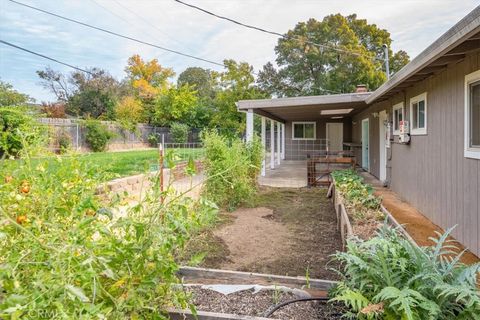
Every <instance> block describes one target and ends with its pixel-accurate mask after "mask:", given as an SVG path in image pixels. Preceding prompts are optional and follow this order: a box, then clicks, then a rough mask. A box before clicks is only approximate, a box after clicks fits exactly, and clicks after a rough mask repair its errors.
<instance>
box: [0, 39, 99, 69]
mask: <svg viewBox="0 0 480 320" xmlns="http://www.w3.org/2000/svg"><path fill="white" fill-rule="evenodd" d="M0 43H3V44H5V45H7V46H10V47H13V48H16V49H19V50H22V51H25V52H28V53H31V54H33V55H36V56H39V57H42V58H44V59H47V60H50V61H53V62H56V63H59V64H63V65H64V66H67V67H70V68H72V69H75V70H78V71H81V72H85V73H88V74H90V75H93V74H92V73H91V72H90V71H87V70H84V69H82V68H79V67H75V66H73V65H71V64H68V63H66V62H62V61H60V60H57V59H54V58H51V57H48V56H46V55H43V54H41V53H38V52H34V51H31V50H28V49H25V48H23V47H20V46H17V45H15V44H13V43H10V42H7V41H4V40H2V39H0Z"/></svg>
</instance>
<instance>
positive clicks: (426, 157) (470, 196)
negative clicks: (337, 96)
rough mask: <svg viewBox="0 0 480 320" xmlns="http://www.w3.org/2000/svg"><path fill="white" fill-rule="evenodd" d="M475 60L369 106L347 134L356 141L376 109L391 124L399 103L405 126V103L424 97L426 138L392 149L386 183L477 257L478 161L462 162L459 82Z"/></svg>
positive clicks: (374, 167) (375, 152)
mask: <svg viewBox="0 0 480 320" xmlns="http://www.w3.org/2000/svg"><path fill="white" fill-rule="evenodd" d="M479 60H480V53H478V52H477V53H473V54H470V55H468V56H467V57H466V59H465V60H463V61H461V62H459V63H457V64H455V65H451V66H449V67H448V68H446V69H445V70H444V71H442V72H441V73H439V74H437V75H435V76H432V77H430V78H428V79H426V80H424V81H422V82H420V83H417V84H415V85H414V86H413V87H410V88H408V89H406V90H405V91H404V93H403V94H399V95H397V96H395V97H393V98H392V99H390V100H389V101H388V102H382V103H376V104H373V105H372V106H371V107H369V108H368V109H367V110H365V111H364V112H363V113H362V114H359V115H357V116H355V117H354V122H355V121H356V123H357V124H356V125H354V128H353V130H352V134H353V140H356V141H359V140H360V139H361V128H360V126H361V124H360V122H361V119H363V118H364V117H365V115H368V114H370V116H369V117H370V121H372V119H373V117H372V116H371V113H372V112H374V111H377V110H379V109H382V108H383V107H384V106H383V105H384V104H385V103H387V107H388V112H389V114H390V118H391V113H392V108H391V107H392V106H393V105H394V104H395V103H398V102H401V101H404V104H405V114H406V119H407V120H410V119H409V118H410V110H409V109H410V105H409V102H410V98H412V97H414V96H416V95H418V94H421V93H423V92H427V135H422V136H416V135H412V136H411V143H410V144H409V145H401V144H398V143H393V144H392V149H391V152H392V154H391V161H389V163H388V164H387V168H388V166H391V170H387V177H389V179H390V180H391V188H392V190H394V191H395V192H397V193H398V194H399V195H400V196H402V197H403V198H404V199H405V200H406V201H408V202H410V203H411V204H412V205H414V206H415V207H417V208H418V209H419V210H420V211H421V212H422V213H423V214H424V215H425V216H427V217H428V218H429V219H430V220H432V221H433V222H434V223H436V224H437V225H439V226H440V227H442V228H443V229H447V228H450V227H452V226H454V225H457V227H456V229H455V230H454V232H453V235H454V236H455V237H456V238H457V239H458V240H459V241H461V242H462V243H463V244H464V245H465V246H467V247H468V248H469V249H470V250H471V251H472V252H474V253H476V254H477V255H480V236H479V231H480V218H479V216H480V160H476V159H469V158H465V157H464V104H465V101H464V100H465V98H464V90H465V89H464V82H465V75H467V74H469V73H472V72H474V71H476V70H478V69H480V63H479ZM375 120H378V119H375ZM377 122H378V121H377ZM370 123H371V125H372V124H373V123H374V122H370ZM357 127H358V128H357ZM370 132H371V136H372V135H378V130H377V128H374V127H372V126H371V130H370ZM373 139H374V140H371V142H370V145H371V146H372V147H371V149H370V157H371V158H370V162H371V163H372V167H371V171H372V174H374V175H375V176H377V177H378V173H379V168H378V145H379V142H378V136H377V137H374V138H373ZM374 144H375V145H376V146H377V147H376V148H373V145H374ZM374 158H376V164H375V165H373V164H374V163H375V162H374V160H373V159H374ZM387 158H389V155H388V153H387ZM389 171H391V172H389Z"/></svg>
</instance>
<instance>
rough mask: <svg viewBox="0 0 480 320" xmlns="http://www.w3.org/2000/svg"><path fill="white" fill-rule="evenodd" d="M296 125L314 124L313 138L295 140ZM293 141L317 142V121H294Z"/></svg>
mask: <svg viewBox="0 0 480 320" xmlns="http://www.w3.org/2000/svg"><path fill="white" fill-rule="evenodd" d="M296 124H313V138H295V125H296ZM292 140H317V122H316V121H293V122H292Z"/></svg>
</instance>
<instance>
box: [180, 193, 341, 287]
mask: <svg viewBox="0 0 480 320" xmlns="http://www.w3.org/2000/svg"><path fill="white" fill-rule="evenodd" d="M341 248H342V242H341V239H340V236H339V233H338V230H337V227H336V220H335V212H334V210H333V207H332V204H331V203H330V201H329V200H328V199H327V198H326V190H322V189H285V188H282V189H276V188H262V189H260V190H259V193H258V196H257V197H256V200H255V201H254V205H252V207H250V208H245V207H244V208H240V209H237V210H236V211H234V212H232V213H225V214H224V215H223V223H221V224H220V225H219V226H217V228H216V229H215V230H213V231H206V232H204V233H201V234H199V235H197V236H196V237H194V238H193V240H192V241H190V243H189V246H188V255H187V257H185V259H186V260H185V261H187V260H188V257H189V256H194V255H195V254H196V253H199V252H204V253H205V255H206V256H205V260H204V262H203V263H202V264H201V266H202V267H208V268H218V269H228V270H239V271H249V272H260V273H270V274H278V275H290V276H308V277H312V278H320V279H335V278H336V275H335V274H334V273H333V272H332V271H330V270H328V268H329V267H333V265H329V266H328V267H327V263H328V262H329V260H330V256H331V255H332V254H334V253H335V251H336V250H341Z"/></svg>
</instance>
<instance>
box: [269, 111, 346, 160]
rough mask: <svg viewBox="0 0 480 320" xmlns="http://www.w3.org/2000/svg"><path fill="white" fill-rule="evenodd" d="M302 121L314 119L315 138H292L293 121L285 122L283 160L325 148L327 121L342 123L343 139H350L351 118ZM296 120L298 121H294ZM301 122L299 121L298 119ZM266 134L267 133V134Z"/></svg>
mask: <svg viewBox="0 0 480 320" xmlns="http://www.w3.org/2000/svg"><path fill="white" fill-rule="evenodd" d="M302 121H309V122H310V121H315V123H316V140H293V139H292V129H293V122H292V121H287V122H285V160H305V159H307V155H313V154H315V153H316V152H318V151H320V150H325V143H326V142H325V139H326V133H327V122H340V123H343V141H344V142H348V141H350V137H351V135H352V133H351V119H350V118H345V119H342V120H331V119H325V118H323V119H322V118H319V119H315V120H312V119H306V120H302ZM294 122H298V121H294ZM300 122H301V121H300ZM267 136H268V135H267Z"/></svg>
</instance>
